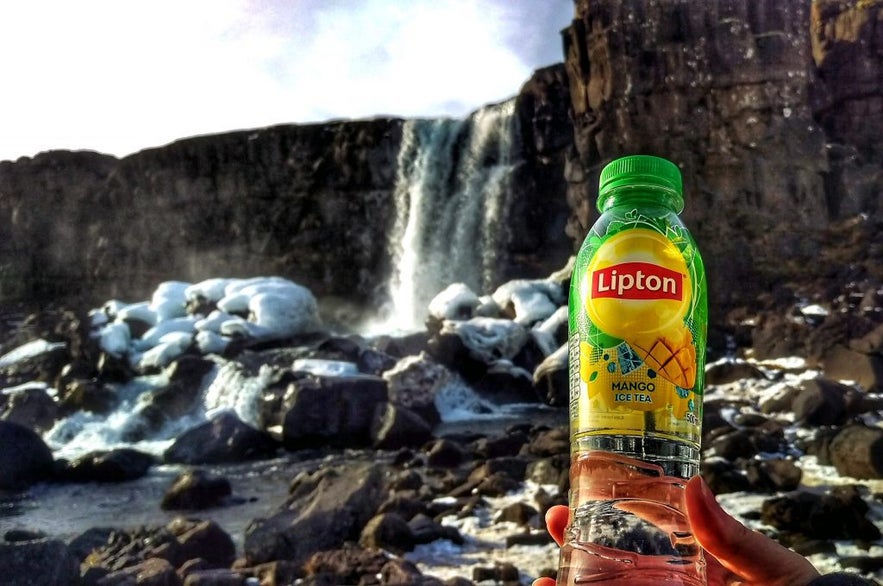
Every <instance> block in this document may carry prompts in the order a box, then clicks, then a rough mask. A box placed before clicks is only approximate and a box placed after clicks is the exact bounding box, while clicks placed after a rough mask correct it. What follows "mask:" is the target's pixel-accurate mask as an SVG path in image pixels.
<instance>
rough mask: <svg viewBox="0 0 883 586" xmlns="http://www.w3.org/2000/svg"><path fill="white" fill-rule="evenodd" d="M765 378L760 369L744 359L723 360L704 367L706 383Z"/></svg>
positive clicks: (716, 383) (719, 383) (713, 383)
mask: <svg viewBox="0 0 883 586" xmlns="http://www.w3.org/2000/svg"><path fill="white" fill-rule="evenodd" d="M765 378H766V375H765V374H764V373H763V371H762V370H761V369H759V368H758V367H756V366H754V365H753V364H751V363H750V362H746V361H745V360H723V361H720V362H715V363H714V364H710V365H708V366H707V367H706V368H705V384H706V385H725V384H727V383H732V382H736V381H738V380H744V379H760V380H763V379H765Z"/></svg>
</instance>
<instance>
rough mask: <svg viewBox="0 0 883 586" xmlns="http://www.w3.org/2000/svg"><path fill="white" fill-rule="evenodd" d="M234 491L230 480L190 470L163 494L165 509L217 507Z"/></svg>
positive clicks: (161, 505) (201, 471)
mask: <svg viewBox="0 0 883 586" xmlns="http://www.w3.org/2000/svg"><path fill="white" fill-rule="evenodd" d="M232 493H233V490H232V489H231V488H230V481H229V480H227V479H226V478H224V477H222V476H214V475H212V474H210V473H208V472H205V471H203V470H189V471H187V472H184V473H183V474H181V475H180V476H178V477H177V478H176V479H175V480H174V481H173V482H172V485H171V486H169V488H168V489H167V490H166V493H165V494H164V495H163V499H162V503H161V504H160V507H161V508H162V509H164V510H174V509H179V510H180V509H187V510H200V509H208V508H211V507H216V506H218V505H220V504H222V503H223V501H224V499H226V498H227V497H229V496H230V495H231V494H232Z"/></svg>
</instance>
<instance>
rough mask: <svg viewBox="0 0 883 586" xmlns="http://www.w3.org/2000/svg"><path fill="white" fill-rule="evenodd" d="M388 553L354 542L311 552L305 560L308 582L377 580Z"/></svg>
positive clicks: (329, 585)
mask: <svg viewBox="0 0 883 586" xmlns="http://www.w3.org/2000/svg"><path fill="white" fill-rule="evenodd" d="M388 560H389V557H388V556H387V555H386V554H385V553H384V552H383V551H381V550H379V549H375V548H370V549H366V548H361V547H355V546H346V547H341V548H340V549H330V550H329V551H322V552H317V553H316V554H314V555H312V556H311V557H310V559H309V560H308V561H307V563H306V564H305V567H304V569H305V570H306V574H307V580H310V579H312V580H313V581H312V582H307V583H308V584H314V585H317V586H318V585H326V584H327V585H328V586H331V585H333V584H364V583H370V582H368V581H369V580H372V579H373V580H376V579H377V578H376V577H377V576H378V575H380V573H381V571H382V569H383V567H384V566H385V565H386V564H387V562H388Z"/></svg>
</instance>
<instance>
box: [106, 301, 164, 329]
mask: <svg viewBox="0 0 883 586" xmlns="http://www.w3.org/2000/svg"><path fill="white" fill-rule="evenodd" d="M116 319H117V321H128V320H131V321H140V322H142V323H145V324H147V325H149V326H155V325H156V322H157V318H156V312H155V311H154V310H152V309H151V308H150V303H149V302H147V301H143V302H141V303H132V304H129V305H126V306H125V307H122V308H120V309H119V311H117V313H116Z"/></svg>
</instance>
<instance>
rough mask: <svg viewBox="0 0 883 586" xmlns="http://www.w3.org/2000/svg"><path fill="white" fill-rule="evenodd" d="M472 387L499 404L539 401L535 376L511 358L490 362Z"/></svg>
mask: <svg viewBox="0 0 883 586" xmlns="http://www.w3.org/2000/svg"><path fill="white" fill-rule="evenodd" d="M472 387H473V388H474V389H475V390H476V391H477V392H478V393H479V394H480V395H481V396H482V397H484V398H486V399H488V400H490V401H491V402H493V403H496V404H498V405H504V404H507V403H536V402H537V394H536V391H535V390H534V385H533V376H532V375H531V373H530V372H528V371H527V370H525V369H523V368H521V367H520V366H517V365H515V364H513V363H512V362H511V361H510V360H495V361H493V362H492V363H490V364H488V367H487V370H486V371H485V372H484V374H483V375H482V376H481V377H479V378H478V379H477V380H475V381H474V382H473V383H472Z"/></svg>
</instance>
